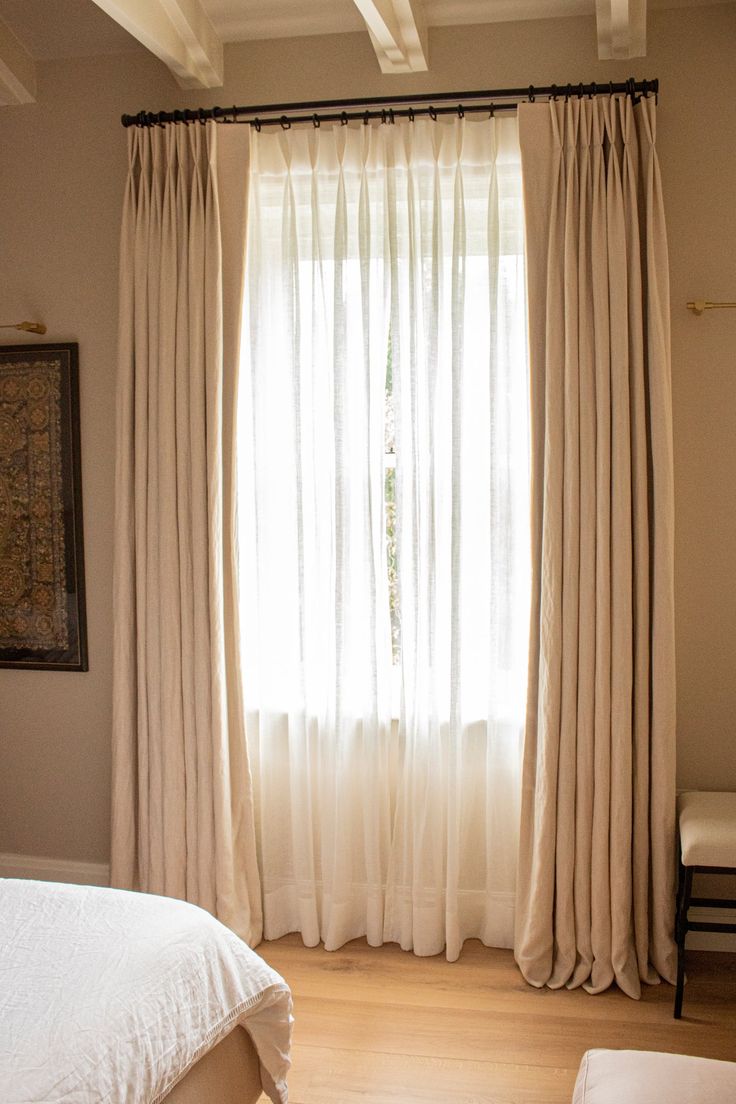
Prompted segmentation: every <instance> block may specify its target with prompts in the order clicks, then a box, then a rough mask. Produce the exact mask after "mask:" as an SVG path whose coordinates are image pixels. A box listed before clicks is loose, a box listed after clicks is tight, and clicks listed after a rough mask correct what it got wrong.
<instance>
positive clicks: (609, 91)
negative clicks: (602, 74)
mask: <svg viewBox="0 0 736 1104" xmlns="http://www.w3.org/2000/svg"><path fill="white" fill-rule="evenodd" d="M608 95H609V96H613V81H609V82H608Z"/></svg>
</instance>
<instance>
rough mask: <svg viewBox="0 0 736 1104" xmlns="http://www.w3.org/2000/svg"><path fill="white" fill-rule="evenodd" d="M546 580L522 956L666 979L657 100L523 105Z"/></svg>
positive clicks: (529, 735) (670, 965)
mask: <svg viewBox="0 0 736 1104" xmlns="http://www.w3.org/2000/svg"><path fill="white" fill-rule="evenodd" d="M519 127H520V143H521V152H522V167H523V178H524V200H525V210H526V215H525V217H526V229H527V254H528V257H527V260H528V290H529V326H530V370H531V388H532V395H531V408H532V409H531V417H532V442H533V444H532V450H533V452H532V502H533V505H532V540H533V565H534V579H533V587H534V589H533V598H532V631H531V645H530V678H529V690H528V712H527V729H526V744H525V759H524V773H523V794H522V817H521V849H520V860H519V882H518V895H517V917H516V942H515V953H516V958H517V961H518V963H519V966H520V968H521V970H522V972H523V974H524V976H525V977H526V978H527V980H528V981H530V982H531V983H532V984H533V985H537V986H542V985H549V986H551V987H559V986H563V985H567V986H569V987H574V986H578V985H584V986H585V988H586V989H588V990H589V991H590V992H594V993H595V992H599V991H601V990H603V989H605V988H606V987H607V986H609V985H610V984H611V983H612V982H613V981H616V982H617V983H618V984H619V986H620V987H621V988H622V989H623V990H624V991H625V992H626V993H628V994H629V995H630V996H632V997H638V996H639V995H640V987H641V982H642V981H644V982H655V981H657V980H658V977H659V976H661V977H664V978H666V979H667V980H669V981H672V980H673V979H674V973H675V959H674V943H673V917H674V842H675V776H674V765H675V746H674V745H675V659H674V615H673V485H672V415H671V389H670V342H669V313H668V312H669V285H668V265H667V244H666V238H665V224H664V214H663V205H662V193H661V186H660V175H659V168H658V163H657V155H656V151H655V127H656V112H655V106H654V101H653V99H643V100H641V101H640V102H639V104H638V105H636V106H634V105H633V104H632V102H631V99H630V98H628V97H619V98H603V97H600V98H594V99H591V100H578V99H577V98H572V99H571V100H570V101H569V103H565V102H561V101H558V102H551V103H549V104H547V103H544V104H542V103H540V104H522V105H521V106H520V108H519Z"/></svg>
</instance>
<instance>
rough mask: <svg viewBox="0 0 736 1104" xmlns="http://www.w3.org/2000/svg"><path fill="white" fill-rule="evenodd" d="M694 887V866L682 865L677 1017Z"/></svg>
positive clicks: (677, 924) (676, 1014) (678, 931)
mask: <svg viewBox="0 0 736 1104" xmlns="http://www.w3.org/2000/svg"><path fill="white" fill-rule="evenodd" d="M692 889H693V868H692V867H691V866H685V867H683V866H682V865H681V866H680V887H679V892H678V902H677V920H676V936H677V988H676V989H675V1019H676V1020H679V1019H680V1017H681V1016H682V997H683V990H684V988H685V938H686V936H687V913H688V909H689V908H690V897H691V896H692Z"/></svg>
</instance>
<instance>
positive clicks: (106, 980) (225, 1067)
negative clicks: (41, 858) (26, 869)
mask: <svg viewBox="0 0 736 1104" xmlns="http://www.w3.org/2000/svg"><path fill="white" fill-rule="evenodd" d="M291 1022H292V1018H291V995H290V993H289V988H288V986H287V985H286V983H285V982H284V980H283V979H282V978H281V977H280V976H279V975H278V974H277V973H276V972H275V971H274V970H272V969H271V968H270V966H268V965H267V964H266V963H265V962H264V961H263V960H262V959H261V958H260V957H259V956H258V955H257V954H256V953H255V952H254V951H252V950H250V948H249V947H247V946H246V945H245V943H243V942H242V940H240V939H239V938H238V937H237V936H236V935H234V934H233V933H232V932H231V931H230V930H229V929H227V928H226V927H224V926H223V925H222V924H220V923H219V922H218V921H217V920H215V919H214V918H213V917H212V916H210V914H209V913H207V912H205V911H204V910H203V909H199V908H197V907H196V906H194V905H189V904H186V903H185V902H183V901H178V900H173V899H171V898H168V897H154V896H151V895H148V894H140V893H128V892H126V891H124V890H115V889H101V888H98V887H91V886H72V885H58V884H55V883H49V882H32V881H26V880H16V879H0V1099H2V1101H3V1104H40V1102H41V1101H44V1102H45V1104H49V1102H56V1104H62V1102H64V1104H92V1102H95V1104H102V1102H104V1104H161V1102H163V1101H165V1102H166V1104H254V1102H255V1101H256V1100H258V1099H259V1097H260V1096H261V1092H265V1093H266V1095H267V1096H268V1097H269V1098H270V1099H271V1100H272V1101H273V1102H274V1104H286V1102H287V1088H286V1074H287V1072H288V1067H289V1047H290V1040H291Z"/></svg>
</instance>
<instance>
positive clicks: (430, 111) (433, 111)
mask: <svg viewBox="0 0 736 1104" xmlns="http://www.w3.org/2000/svg"><path fill="white" fill-rule="evenodd" d="M427 113H428V115H429V117H430V119H431V120H432V122H434V123H436V122H437V108H436V107H428V108H427Z"/></svg>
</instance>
